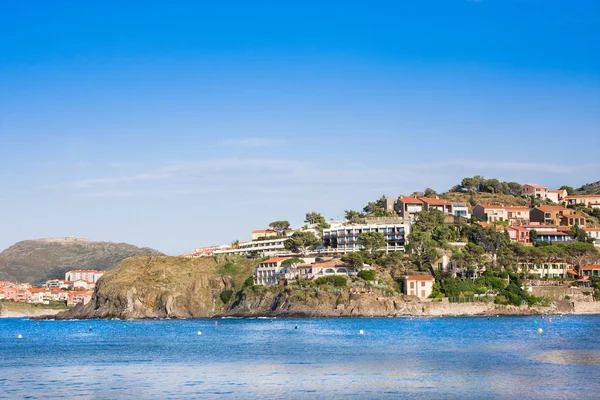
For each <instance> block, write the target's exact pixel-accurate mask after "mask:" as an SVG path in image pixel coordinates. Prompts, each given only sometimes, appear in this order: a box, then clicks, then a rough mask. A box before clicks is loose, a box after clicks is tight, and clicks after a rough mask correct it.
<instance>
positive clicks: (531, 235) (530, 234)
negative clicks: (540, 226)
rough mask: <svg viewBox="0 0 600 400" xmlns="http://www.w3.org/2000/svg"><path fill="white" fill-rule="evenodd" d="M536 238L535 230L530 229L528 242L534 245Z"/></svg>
mask: <svg viewBox="0 0 600 400" xmlns="http://www.w3.org/2000/svg"><path fill="white" fill-rule="evenodd" d="M537 237H538V234H537V231H536V230H535V229H532V230H530V231H529V241H530V242H531V243H533V244H534V245H535V244H536V243H537Z"/></svg>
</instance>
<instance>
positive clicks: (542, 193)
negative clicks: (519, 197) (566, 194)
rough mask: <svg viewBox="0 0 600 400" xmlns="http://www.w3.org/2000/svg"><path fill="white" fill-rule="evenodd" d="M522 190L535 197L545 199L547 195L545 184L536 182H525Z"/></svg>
mask: <svg viewBox="0 0 600 400" xmlns="http://www.w3.org/2000/svg"><path fill="white" fill-rule="evenodd" d="M523 192H524V193H525V194H526V195H527V196H531V197H535V198H537V199H545V198H547V197H548V188H547V187H546V186H542V185H538V184H537V183H526V184H525V185H523Z"/></svg>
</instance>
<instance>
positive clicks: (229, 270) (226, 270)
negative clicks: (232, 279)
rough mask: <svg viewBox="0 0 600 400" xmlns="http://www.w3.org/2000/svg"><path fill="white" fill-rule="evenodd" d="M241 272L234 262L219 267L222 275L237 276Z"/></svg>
mask: <svg viewBox="0 0 600 400" xmlns="http://www.w3.org/2000/svg"><path fill="white" fill-rule="evenodd" d="M238 272H240V267H238V266H237V265H236V264H234V263H232V262H228V263H227V264H224V265H222V266H221V267H219V274H220V275H237V274H238Z"/></svg>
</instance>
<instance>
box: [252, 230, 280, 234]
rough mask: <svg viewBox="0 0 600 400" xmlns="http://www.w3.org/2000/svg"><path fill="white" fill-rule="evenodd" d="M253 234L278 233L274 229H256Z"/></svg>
mask: <svg viewBox="0 0 600 400" xmlns="http://www.w3.org/2000/svg"><path fill="white" fill-rule="evenodd" d="M252 233H277V231H276V230H274V229H255V230H253V231H252Z"/></svg>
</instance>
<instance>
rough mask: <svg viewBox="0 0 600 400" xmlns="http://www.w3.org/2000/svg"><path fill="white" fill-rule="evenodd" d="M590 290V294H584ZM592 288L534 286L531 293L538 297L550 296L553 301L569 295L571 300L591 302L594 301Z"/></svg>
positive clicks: (563, 298)
mask: <svg viewBox="0 0 600 400" xmlns="http://www.w3.org/2000/svg"><path fill="white" fill-rule="evenodd" d="M584 292H589V293H590V294H589V295H585V294H583V293H584ZM592 292H593V289H592V288H579V287H568V286H533V287H532V292H531V294H533V295H535V296H538V297H548V298H549V299H550V300H552V301H561V300H565V296H569V297H570V298H571V299H570V300H571V301H578V302H590V301H593V298H592V296H591V293H592Z"/></svg>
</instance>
